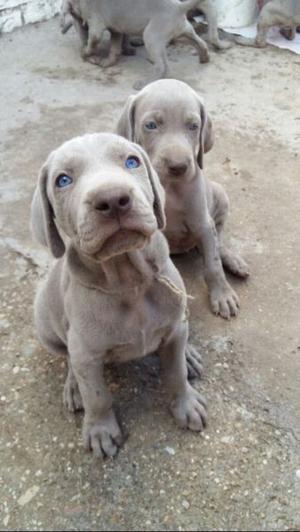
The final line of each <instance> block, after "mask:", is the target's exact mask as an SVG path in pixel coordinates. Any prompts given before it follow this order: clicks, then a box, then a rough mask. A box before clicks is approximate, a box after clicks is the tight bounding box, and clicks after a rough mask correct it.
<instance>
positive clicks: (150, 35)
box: [134, 22, 168, 90]
mask: <svg viewBox="0 0 300 532" xmlns="http://www.w3.org/2000/svg"><path fill="white" fill-rule="evenodd" d="M143 38H144V44H145V48H146V50H147V52H148V54H149V58H150V61H152V63H154V74H153V76H152V77H151V78H149V79H146V80H142V81H137V82H136V83H135V84H134V88H135V89H136V90H140V89H142V88H143V87H145V85H147V84H148V83H151V82H152V81H156V80H157V79H161V78H165V77H166V76H167V72H168V61H167V53H166V46H167V42H168V41H166V40H165V37H164V36H162V35H161V34H159V33H158V32H157V31H155V29H154V27H153V23H152V22H150V24H149V25H148V26H147V27H146V29H145V31H144V35H143Z"/></svg>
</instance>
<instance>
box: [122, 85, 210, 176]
mask: <svg viewBox="0 0 300 532" xmlns="http://www.w3.org/2000/svg"><path fill="white" fill-rule="evenodd" d="M117 132H118V133H119V135H122V136H124V137H125V138H127V139H129V140H132V141H134V142H137V143H138V144H140V145H141V146H143V148H144V149H145V150H146V152H147V153H148V155H149V157H150V160H151V163H152V164H153V166H154V168H155V170H156V171H157V173H158V174H159V176H160V178H161V179H162V180H163V181H164V180H165V179H166V178H170V179H172V178H173V179H181V180H182V179H185V180H191V179H192V178H193V177H194V176H195V173H196V165H197V164H198V165H199V166H200V168H203V155H204V153H206V152H208V151H209V150H210V149H211V148H212V145H213V131H212V123H211V119H210V117H209V115H208V114H207V112H206V109H205V106H204V103H203V101H202V100H201V98H200V97H199V96H198V94H197V93H196V92H195V91H194V90H193V89H191V87H189V86H188V85H187V84H186V83H183V82H181V81H177V80H174V79H164V80H159V81H155V82H154V83H150V84H149V85H147V86H146V87H145V88H144V89H143V90H142V91H141V92H139V93H138V94H137V95H136V96H130V97H129V99H128V100H127V103H126V105H125V108H124V110H123V113H122V115H121V117H120V120H119V122H118V126H117Z"/></svg>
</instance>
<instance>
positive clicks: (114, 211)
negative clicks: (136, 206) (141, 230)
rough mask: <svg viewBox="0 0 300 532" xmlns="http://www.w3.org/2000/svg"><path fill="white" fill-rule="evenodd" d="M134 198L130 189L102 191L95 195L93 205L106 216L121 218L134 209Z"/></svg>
mask: <svg viewBox="0 0 300 532" xmlns="http://www.w3.org/2000/svg"><path fill="white" fill-rule="evenodd" d="M132 204H133V199H132V195H131V193H130V192H128V191H101V192H99V193H98V194H96V195H95V197H94V198H93V200H92V205H93V207H94V209H95V210H96V211H98V212H99V213H100V214H101V215H102V216H103V217H104V218H111V219H115V218H117V219H119V218H121V217H122V216H125V215H126V214H128V213H129V212H130V211H131V209H132Z"/></svg>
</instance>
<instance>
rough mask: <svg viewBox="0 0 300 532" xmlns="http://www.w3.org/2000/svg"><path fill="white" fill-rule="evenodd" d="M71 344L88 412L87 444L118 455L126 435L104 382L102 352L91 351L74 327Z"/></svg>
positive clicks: (97, 450) (99, 452) (96, 450)
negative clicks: (118, 420) (122, 432)
mask: <svg viewBox="0 0 300 532" xmlns="http://www.w3.org/2000/svg"><path fill="white" fill-rule="evenodd" d="M68 347H69V352H70V360H71V364H72V369H73V371H74V375H75V378H76V380H77V382H78V386H79V390H80V394H81V397H82V401H83V407H84V411H85V414H84V421H83V439H84V444H85V447H86V448H87V449H89V450H91V451H93V453H94V455H95V456H98V457H101V456H103V455H104V456H115V455H116V454H117V452H118V448H119V447H120V446H121V444H122V440H123V438H122V434H121V430H120V427H119V425H118V422H117V420H116V417H115V414H114V411H113V408H112V396H111V393H110V391H109V390H108V388H107V386H106V384H105V381H104V376H103V362H102V357H101V353H98V352H97V353H91V352H90V351H89V349H88V348H87V346H85V345H84V344H83V341H82V338H79V337H78V335H77V334H76V332H75V331H74V330H73V329H72V328H71V329H70V331H69V335H68Z"/></svg>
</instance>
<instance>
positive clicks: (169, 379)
mask: <svg viewBox="0 0 300 532" xmlns="http://www.w3.org/2000/svg"><path fill="white" fill-rule="evenodd" d="M187 336H188V326H187V324H186V323H185V322H182V323H181V324H180V325H178V327H177V328H176V330H175V331H174V332H173V333H172V335H171V336H170V337H169V338H168V339H167V340H166V341H165V342H163V344H162V346H161V347H160V349H159V356H160V361H161V370H162V380H163V384H164V385H165V386H166V389H167V392H168V394H169V396H170V400H171V405H170V406H171V412H172V414H173V416H174V417H175V419H176V421H177V423H178V424H179V426H180V427H181V428H185V429H190V430H194V431H198V432H199V431H201V430H203V428H204V427H205V425H206V409H205V401H204V399H203V397H202V396H201V395H200V394H199V393H198V392H197V391H196V390H195V389H194V388H193V387H192V386H191V385H190V384H189V382H188V380H187V366H186V359H185V348H186V345H187Z"/></svg>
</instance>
